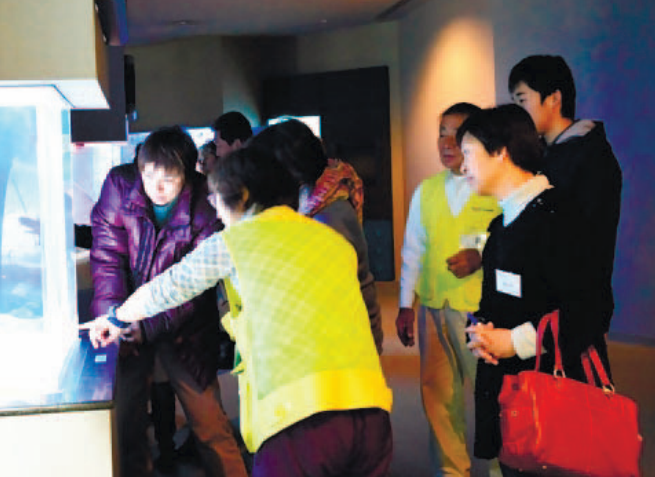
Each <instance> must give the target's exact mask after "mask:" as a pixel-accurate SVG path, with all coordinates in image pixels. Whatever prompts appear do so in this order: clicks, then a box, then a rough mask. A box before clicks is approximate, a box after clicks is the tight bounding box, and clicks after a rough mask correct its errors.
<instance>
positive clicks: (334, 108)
mask: <svg viewBox="0 0 655 477" xmlns="http://www.w3.org/2000/svg"><path fill="white" fill-rule="evenodd" d="M283 115H292V116H308V115H317V116H320V118H321V138H322V139H323V142H324V144H325V146H326V150H327V152H328V155H329V156H330V157H334V158H339V159H342V160H344V161H346V162H348V163H350V164H352V166H353V167H354V168H355V170H356V171H357V173H358V174H359V176H360V177H361V178H362V181H363V182H364V193H365V196H364V231H365V234H366V238H367V241H368V245H369V261H370V266H371V271H372V272H373V275H374V276H375V278H376V279H377V280H382V281H392V280H394V278H395V273H394V266H393V263H394V257H393V254H394V248H393V225H392V200H391V194H390V191H391V144H390V126H389V73H388V68H386V67H377V68H362V69H355V70H347V71H334V72H328V73H315V74H305V75H293V76H285V77H279V78H272V79H269V80H266V81H264V91H263V118H264V122H265V121H266V120H267V119H270V118H275V117H278V116H283Z"/></svg>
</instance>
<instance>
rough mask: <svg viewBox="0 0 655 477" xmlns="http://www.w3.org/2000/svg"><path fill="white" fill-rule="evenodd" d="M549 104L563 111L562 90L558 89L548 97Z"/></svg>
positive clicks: (556, 109) (552, 107)
mask: <svg viewBox="0 0 655 477" xmlns="http://www.w3.org/2000/svg"><path fill="white" fill-rule="evenodd" d="M546 101H547V102H548V106H549V107H550V108H551V109H554V110H555V111H557V112H559V113H560V114H561V113H562V92H561V91H560V90H559V89H557V90H555V91H554V92H553V93H551V94H550V95H549V96H548V97H547V98H546Z"/></svg>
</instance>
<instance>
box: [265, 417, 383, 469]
mask: <svg viewBox="0 0 655 477" xmlns="http://www.w3.org/2000/svg"><path fill="white" fill-rule="evenodd" d="M392 449H393V439H392V433H391V421H390V418H389V413H388V412H386V411H383V410H381V409H356V410H352V411H330V412H322V413H319V414H315V415H313V416H310V417H308V418H306V419H303V420H302V421H300V422H298V423H296V424H294V425H292V426H290V427H288V428H286V429H284V430H282V431H281V432H279V433H278V434H276V435H274V436H273V437H271V438H269V439H268V440H266V442H264V444H262V446H261V447H260V448H259V450H258V451H257V453H256V454H255V459H254V464H253V470H252V477H384V476H386V475H387V472H388V469H389V464H390V463H391V457H392Z"/></svg>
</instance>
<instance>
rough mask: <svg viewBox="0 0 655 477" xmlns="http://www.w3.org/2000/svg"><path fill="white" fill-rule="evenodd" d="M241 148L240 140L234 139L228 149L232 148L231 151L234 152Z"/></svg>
mask: <svg viewBox="0 0 655 477" xmlns="http://www.w3.org/2000/svg"><path fill="white" fill-rule="evenodd" d="M241 146H242V143H241V139H235V140H234V142H232V144H231V146H230V147H231V148H232V150H233V151H236V150H237V149H241Z"/></svg>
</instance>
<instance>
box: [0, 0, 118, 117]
mask: <svg viewBox="0 0 655 477" xmlns="http://www.w3.org/2000/svg"><path fill="white" fill-rule="evenodd" d="M0 19H2V28H0V59H1V60H0V86H12V85H55V86H57V87H58V89H59V91H60V92H61V93H62V94H63V95H64V96H65V97H66V98H67V99H68V101H69V102H70V103H71V104H72V105H73V107H80V108H107V107H108V105H107V102H106V98H105V94H108V87H109V82H108V71H107V65H106V56H105V53H106V51H105V45H104V43H103V40H102V34H101V30H100V23H99V21H98V18H97V15H96V12H95V9H94V2H93V0H70V1H68V2H65V3H63V4H62V3H58V2H42V1H39V0H3V1H2V2H0Z"/></svg>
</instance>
